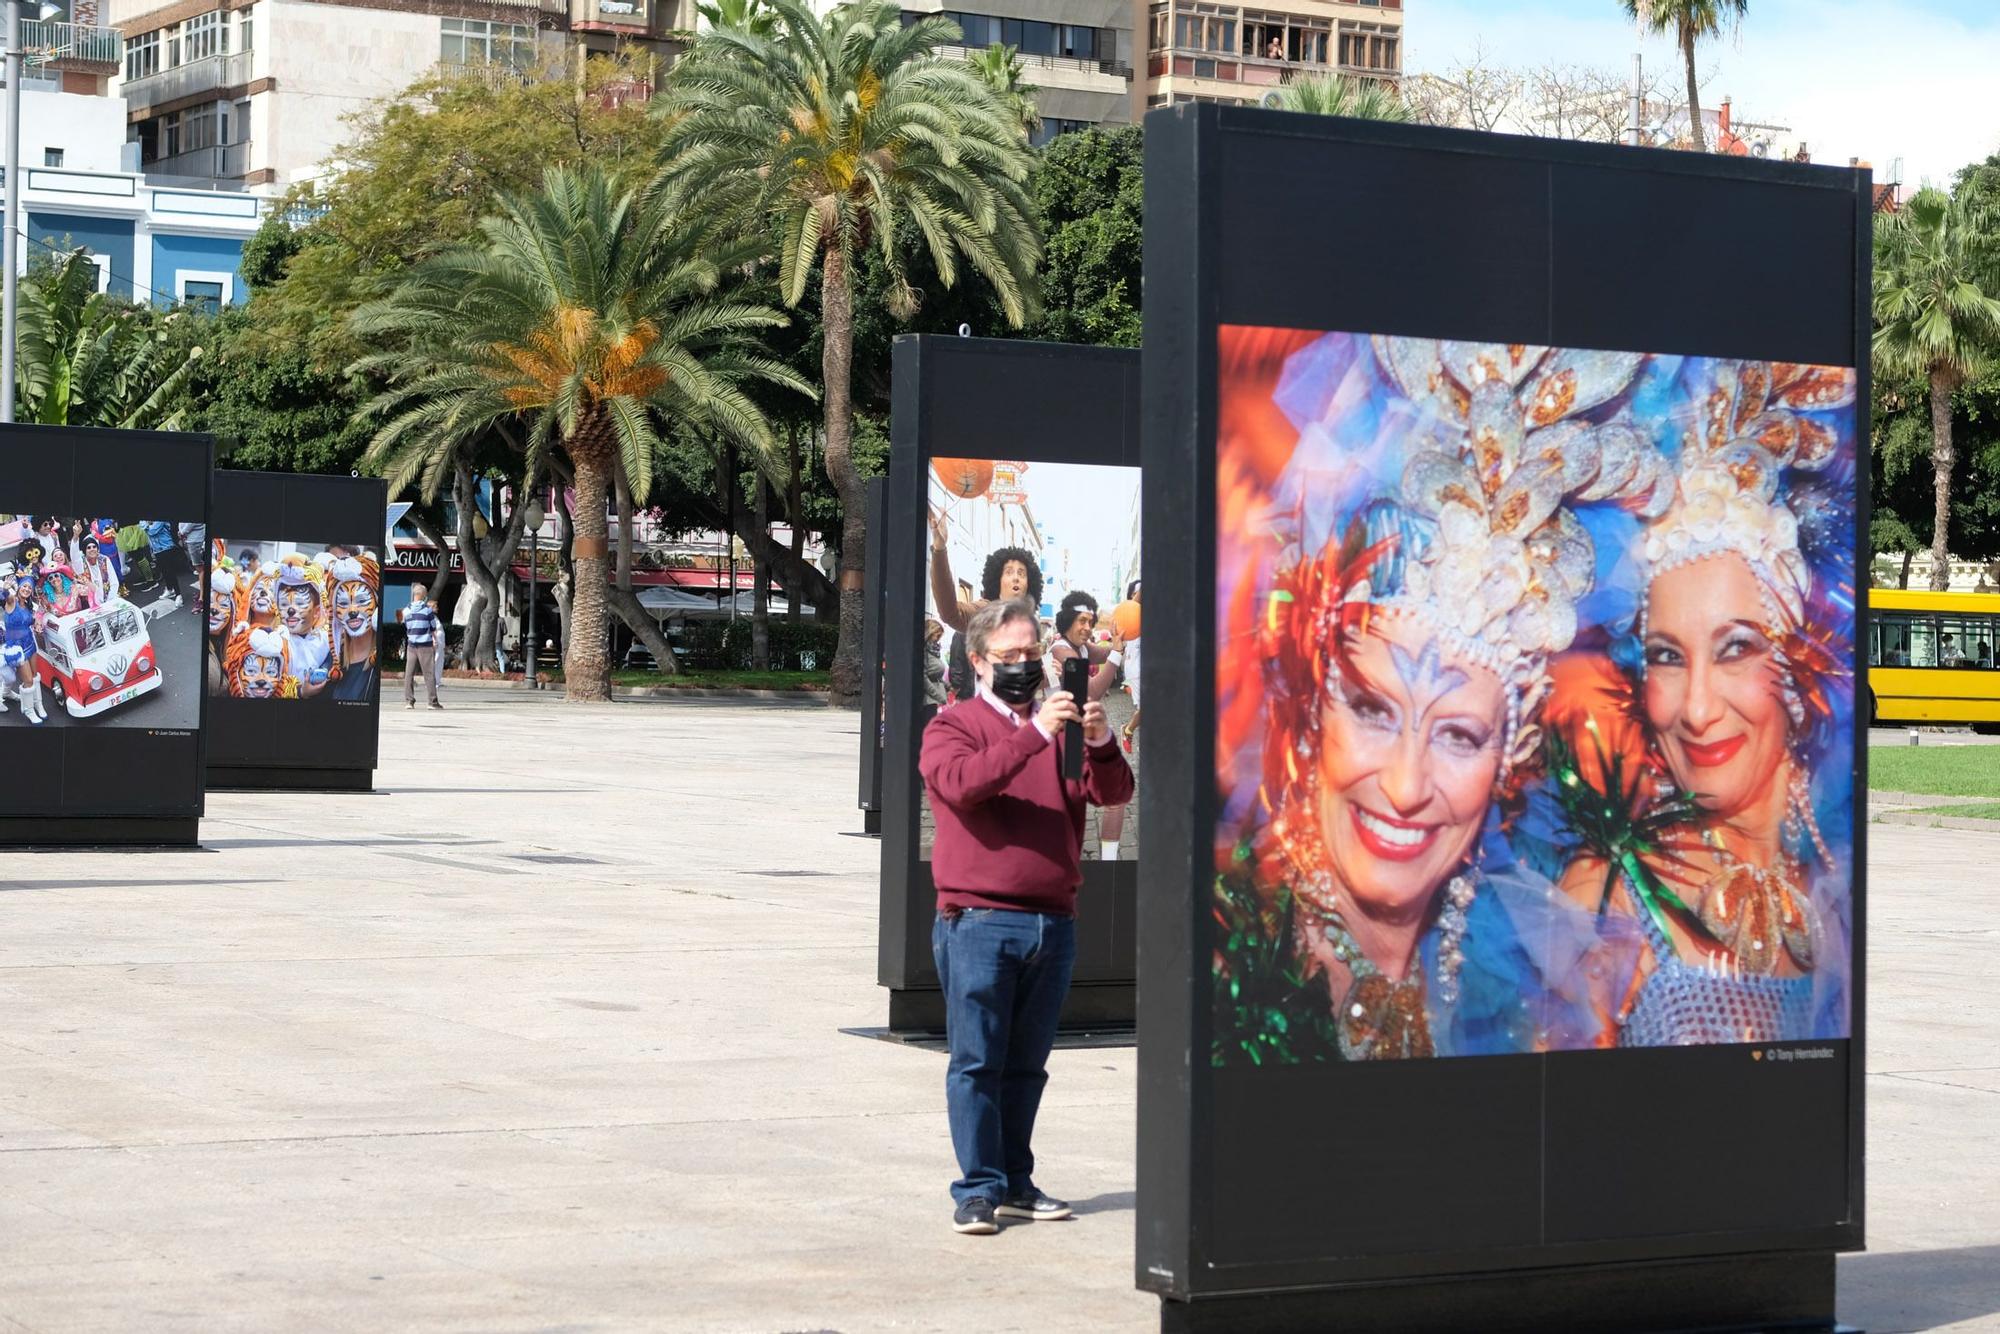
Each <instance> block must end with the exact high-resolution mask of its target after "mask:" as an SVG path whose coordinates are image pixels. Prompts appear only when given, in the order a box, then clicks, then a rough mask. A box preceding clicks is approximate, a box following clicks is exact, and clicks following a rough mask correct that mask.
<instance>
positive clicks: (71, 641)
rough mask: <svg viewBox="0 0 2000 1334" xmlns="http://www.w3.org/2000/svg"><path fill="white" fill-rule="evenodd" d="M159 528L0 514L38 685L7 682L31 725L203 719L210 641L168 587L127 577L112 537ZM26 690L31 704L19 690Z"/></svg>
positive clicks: (16, 674)
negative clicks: (204, 669)
mask: <svg viewBox="0 0 2000 1334" xmlns="http://www.w3.org/2000/svg"><path fill="white" fill-rule="evenodd" d="M158 522H159V521H155V520H142V519H135V520H130V521H125V522H121V521H119V520H116V519H109V518H104V519H83V518H64V517H59V516H51V515H37V516H29V515H13V516H8V515H0V562H5V563H8V564H11V565H12V566H13V576H12V577H13V582H14V583H15V585H16V594H15V601H16V605H17V609H21V610H25V611H26V612H27V613H28V615H29V619H30V624H31V631H30V636H31V638H32V646H30V644H29V643H28V642H27V641H25V640H21V639H16V640H14V641H12V642H13V645H14V648H15V649H16V650H18V651H21V652H24V653H25V654H26V656H27V658H28V665H29V668H30V670H29V673H28V674H29V675H30V676H32V677H33V681H32V683H30V682H27V681H24V680H23V679H22V677H21V674H20V670H19V669H20V664H14V663H11V662H10V663H9V664H7V666H8V668H9V670H8V671H7V672H6V673H5V675H6V676H7V677H8V678H10V679H9V680H8V681H6V682H5V684H6V686H7V688H8V689H10V690H11V691H13V692H15V693H16V696H17V698H21V700H22V710H21V713H22V716H23V717H24V718H26V719H27V720H28V721H31V722H35V721H39V722H43V723H54V724H57V725H59V726H72V725H75V726H89V727H151V728H166V729H174V730H180V729H192V728H194V727H197V726H199V724H200V719H201V684H200V683H201V679H202V663H201V654H202V644H203V636H202V632H201V628H200V624H199V620H198V616H197V613H196V612H195V610H194V609H193V608H192V607H191V606H189V605H188V604H187V602H186V600H185V599H184V598H183V597H182V596H181V595H180V594H179V592H178V591H177V590H176V589H175V588H174V587H173V586H171V585H169V584H163V583H160V582H159V581H157V580H155V581H151V582H148V581H146V580H143V579H137V580H135V579H131V578H125V577H123V576H121V573H120V570H119V567H118V565H117V563H116V562H115V561H114V560H113V559H112V556H111V555H110V554H109V553H110V552H111V551H112V550H115V542H116V539H115V538H114V536H113V535H114V534H116V533H119V532H121V531H123V530H125V529H131V530H133V531H135V532H137V533H140V534H143V533H145V531H146V530H147V527H148V525H149V524H154V525H157V523H158ZM22 690H26V691H27V695H26V697H24V698H23V697H21V696H20V695H19V692H20V691H22Z"/></svg>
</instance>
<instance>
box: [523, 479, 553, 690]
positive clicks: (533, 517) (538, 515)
mask: <svg viewBox="0 0 2000 1334" xmlns="http://www.w3.org/2000/svg"><path fill="white" fill-rule="evenodd" d="M521 517H522V520H523V522H525V523H526V524H527V525H528V689H530V690H540V689H541V688H542V683H541V678H540V677H538V676H536V675H535V650H537V649H538V648H540V647H541V642H542V641H541V638H540V637H539V636H538V635H536V634H535V575H536V569H535V567H536V566H537V565H539V564H540V563H541V562H540V561H538V560H537V559H536V557H537V556H538V555H539V554H540V553H541V540H542V520H543V519H545V518H547V517H548V516H547V515H546V514H545V513H544V512H543V510H542V502H541V498H540V497H539V496H536V497H531V498H530V499H529V501H528V507H527V509H525V510H524V511H522V515H521Z"/></svg>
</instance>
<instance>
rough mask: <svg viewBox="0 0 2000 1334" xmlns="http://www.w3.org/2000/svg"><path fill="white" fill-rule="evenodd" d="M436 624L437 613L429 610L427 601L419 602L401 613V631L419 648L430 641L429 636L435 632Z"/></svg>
mask: <svg viewBox="0 0 2000 1334" xmlns="http://www.w3.org/2000/svg"><path fill="white" fill-rule="evenodd" d="M437 624H438V614H437V613H436V612H434V611H432V610H431V608H430V604H429V603H427V602H420V603H418V604H417V605H416V606H414V607H412V608H410V609H409V610H408V611H406V612H404V613H403V633H404V634H405V635H407V636H408V637H409V640H410V642H411V643H412V644H415V645H416V646H417V647H419V648H422V647H424V646H425V645H427V644H429V643H430V642H431V637H432V636H433V635H435V634H437Z"/></svg>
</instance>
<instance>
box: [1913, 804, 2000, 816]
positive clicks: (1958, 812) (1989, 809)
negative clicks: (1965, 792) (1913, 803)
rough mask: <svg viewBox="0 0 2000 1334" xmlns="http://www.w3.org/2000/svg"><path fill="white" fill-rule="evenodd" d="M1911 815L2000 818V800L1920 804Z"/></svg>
mask: <svg viewBox="0 0 2000 1334" xmlns="http://www.w3.org/2000/svg"><path fill="white" fill-rule="evenodd" d="M1907 814H1910V815H1950V816H1953V817H1955V818H1957V819H1961V820H2000V801H1977V802H1967V803H1966V804H1965V805H1962V806H1920V807H1918V808H1917V809H1916V810H1913V811H1909V812H1907Z"/></svg>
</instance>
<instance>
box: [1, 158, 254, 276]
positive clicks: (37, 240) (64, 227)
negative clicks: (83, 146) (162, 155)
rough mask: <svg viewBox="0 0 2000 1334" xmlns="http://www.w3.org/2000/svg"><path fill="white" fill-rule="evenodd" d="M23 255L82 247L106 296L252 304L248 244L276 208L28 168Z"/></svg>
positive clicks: (101, 175)
mask: <svg viewBox="0 0 2000 1334" xmlns="http://www.w3.org/2000/svg"><path fill="white" fill-rule="evenodd" d="M24 175H25V177H26V182H25V183H26V186H27V189H26V190H25V192H24V193H23V196H22V204H23V208H22V212H23V216H24V225H23V228H22V230H23V232H24V236H23V253H22V254H21V256H20V257H19V259H18V262H19V263H21V264H23V265H26V264H29V263H32V262H33V260H34V258H35V257H36V255H37V254H41V255H54V254H56V253H58V252H61V251H64V250H69V249H75V248H77V247H82V248H83V249H85V250H88V251H89V252H90V255H91V258H92V259H93V261H94V262H95V263H96V264H97V266H98V270H99V277H98V286H99V290H101V291H110V292H116V293H118V294H119V295H121V296H127V297H132V298H133V299H135V300H146V301H151V302H152V303H153V304H154V305H159V306H167V305H178V304H183V303H187V304H198V305H204V306H208V307H210V308H211V309H213V308H219V307H221V306H223V305H228V304H231V303H234V302H240V301H242V300H244V299H246V298H247V297H248V295H249V293H248V292H247V291H246V290H245V289H244V285H243V276H242V266H243V243H244V242H245V241H246V240H248V239H249V237H250V235H251V234H252V233H253V232H255V231H256V230H257V228H258V226H259V225H260V224H261V223H262V222H263V220H264V216H265V210H267V209H268V208H269V207H270V206H271V201H270V200H269V199H267V198H264V197H263V196H260V195H253V194H247V193H242V192H238V191H226V190H186V189H168V188H165V187H161V186H155V185H151V184H148V183H147V181H146V179H145V178H144V177H143V176H141V175H138V174H137V173H130V174H128V173H124V172H83V171H67V170H62V169H58V168H36V167H30V168H26V169H25V171H24Z"/></svg>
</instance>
